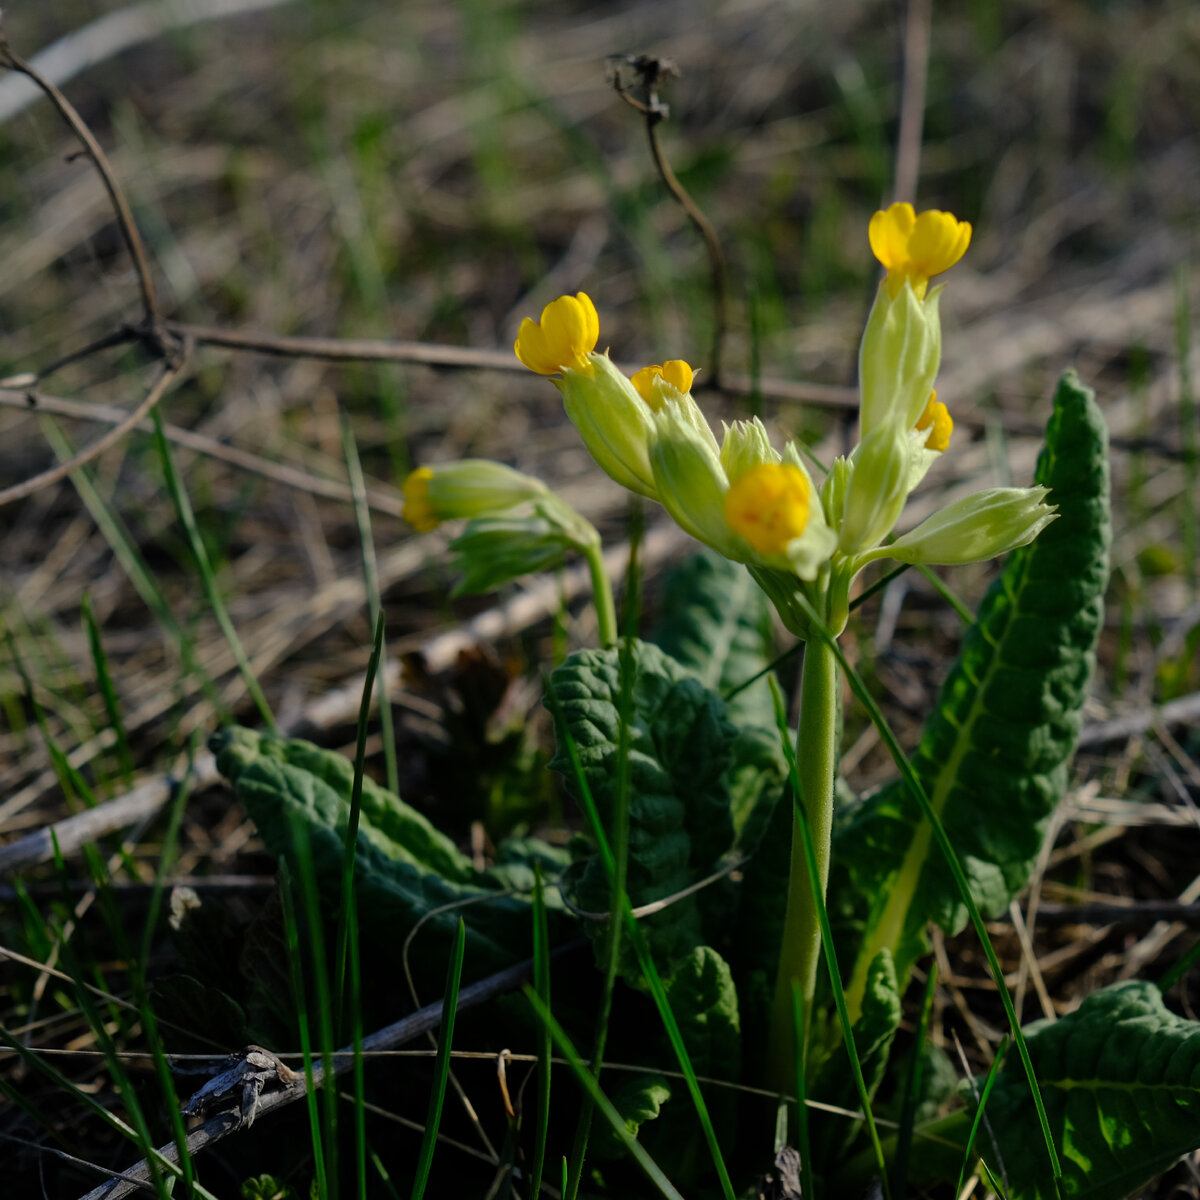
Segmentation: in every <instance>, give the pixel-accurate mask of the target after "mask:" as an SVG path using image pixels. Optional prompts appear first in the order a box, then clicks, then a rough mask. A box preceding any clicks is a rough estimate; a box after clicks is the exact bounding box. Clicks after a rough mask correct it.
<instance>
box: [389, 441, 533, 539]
mask: <svg viewBox="0 0 1200 1200" xmlns="http://www.w3.org/2000/svg"><path fill="white" fill-rule="evenodd" d="M547 495H549V491H548V489H547V488H546V485H545V484H544V483H542V481H541V480H540V479H534V478H533V476H532V475H522V474H521V472H520V471H514V470H513V469H512V467H506V466H505V465H504V464H503V463H498V462H491V461H490V460H488V459H485V458H463V459H459V460H458V461H457V462H448V463H437V464H436V465H434V466H432V467H418V468H417V469H416V470H415V471H413V472H411V473H410V475H409V477H408V478H407V479H406V480H405V481H404V514H403V515H404V519H405V520H406V521H407V522H408V523H409V524H410V525H411V526H412V527H413V528H414V529H415V530H416V531H417V532H418V533H429V531H430V530H432V529H436V528H437V527H438V526H439V525H440V524H441V523H442V522H443V521H457V520H462V519H466V520H471V519H472V518H475V517H490V516H495V515H496V514H498V513H504V512H508V511H509V510H510V509H512V508H516V506H517V505H518V504H524V503H525V502H526V501H529V500H541V499H543V498H544V497H546V496H547Z"/></svg>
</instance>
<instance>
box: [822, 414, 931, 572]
mask: <svg viewBox="0 0 1200 1200" xmlns="http://www.w3.org/2000/svg"><path fill="white" fill-rule="evenodd" d="M911 452H912V451H911V443H910V441H909V436H908V434H907V433H906V432H905V431H904V430H903V429H901V428H900V426H899V425H897V424H895V423H889V424H886V425H882V426H880V427H879V428H878V429H874V430H872V431H871V432H870V433H869V434H867V436H866V437H865V438H864V439H863V440H862V442H860V443H859V445H858V447H857V448H856V449H855V451H854V454H853V456H852V457H851V460H850V478H849V482H848V483H846V484H844V485H843V486H844V487H845V501H844V505H843V512H842V522H841V529H840V531H839V537H838V550H839V552H840V553H841V554H843V555H844V556H845V557H846V558H854V557H855V556H857V555H860V554H862V553H863V552H864V551H866V550H870V549H871V548H872V547H873V546H877V545H878V544H879V543H880V542H881V541H883V539H884V538H885V537H886V536H887V535H888V534H889V533H890V532H891V529H892V526H893V525H895V524H896V521H897V519H898V518H899V516H900V511H901V510H902V509H903V508H904V501H905V499H906V498H907V497H908V480H909V475H910V457H911ZM833 486H834V487H837V486H838V484H837V482H836V481H835V483H834V485H833Z"/></svg>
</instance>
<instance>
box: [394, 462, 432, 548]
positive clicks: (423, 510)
mask: <svg viewBox="0 0 1200 1200" xmlns="http://www.w3.org/2000/svg"><path fill="white" fill-rule="evenodd" d="M432 478H433V472H432V471H431V470H430V469H429V468H428V467H418V468H417V469H416V470H415V471H413V472H411V473H410V474H409V477H408V478H407V479H406V480H405V481H404V512H403V513H402V516H403V517H404V519H405V520H406V521H407V522H408V523H409V524H410V525H411V526H412V527H413V528H414V529H415V530H416V531H417V532H418V533H429V532H430V531H431V530H433V529H436V528H437V527H438V521H437V518H436V517H435V516H434V515H433V506H432V505H431V504H430V502H429V481H430V480H431V479H432Z"/></svg>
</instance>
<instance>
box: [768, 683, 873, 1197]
mask: <svg viewBox="0 0 1200 1200" xmlns="http://www.w3.org/2000/svg"><path fill="white" fill-rule="evenodd" d="M769 683H770V687H771V700H772V701H773V703H774V705H775V724H776V726H777V727H778V729H779V740H780V742H781V743H782V744H783V753H784V756H785V758H786V761H787V765H788V774H789V777H790V779H791V783H792V787H791V793H792V808H793V810H794V812H795V814H796V822H795V828H796V830H797V832H798V833H799V834H800V844H801V848H802V849H803V851H804V858H805V861H806V862H807V864H808V879H809V883H810V884H811V886H812V897H813V904H814V906H815V907H816V910H817V920H818V921H819V922H820V926H821V946H822V947H823V949H824V951H825V964H826V967H827V968H828V971H829V983H830V990H831V991H832V992H833V1002H834V1006H835V1007H836V1008H837V1014H838V1020H839V1021H840V1022H841V1026H842V1041H843V1042H844V1043H845V1046H846V1055H847V1057H848V1058H849V1059H850V1072H851V1074H852V1075H853V1077H854V1086H855V1088H856V1089H857V1091H858V1098H859V1102H860V1103H861V1104H862V1111H863V1119H864V1120H865V1121H866V1123H867V1134H868V1136H869V1137H870V1139H871V1149H872V1151H873V1152H874V1154H875V1163H876V1166H877V1167H878V1168H879V1181H880V1183H881V1185H882V1186H883V1194H884V1196H885V1198H887V1200H890V1197H891V1187H890V1184H889V1181H888V1170H887V1162H886V1160H885V1159H884V1156H883V1146H882V1144H881V1143H880V1141H879V1130H878V1129H877V1128H876V1126H875V1114H874V1113H873V1112H872V1111H871V1097H870V1095H869V1094H868V1092H867V1084H866V1080H865V1079H863V1073H862V1064H861V1063H860V1062H859V1059H858V1046H857V1045H856V1044H855V1041H854V1027H853V1026H852V1025H851V1024H850V1012H849V1010H848V1009H847V1007H846V993H845V990H844V989H843V988H842V975H841V971H840V970H839V969H838V962H837V950H836V948H835V947H834V943H833V929H832V928H831V927H830V924H829V910H828V909H827V908H826V907H825V897H824V895H822V891H821V877H820V874H819V872H818V870H817V849H816V847H815V846H814V845H813V838H812V831H811V830H810V829H809V827H808V814H807V810H806V809H805V807H804V785H803V783H802V782H801V779H800V768H799V765H798V764H797V762H796V751H795V748H794V747H793V746H792V734H791V730H790V729H789V728H788V720H787V708H786V707H785V705H784V701H783V693H782V692H781V691H780V690H779V683H778V682H777V681H776V680H775V678H774V677H772V678H771V679H770V681H769ZM803 1047H804V1040H803V1039H801V1041H800V1042H799V1043H798V1050H797V1053H798V1055H800V1056H801V1057H802V1056H803V1053H804V1050H803Z"/></svg>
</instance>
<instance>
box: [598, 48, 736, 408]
mask: <svg viewBox="0 0 1200 1200" xmlns="http://www.w3.org/2000/svg"><path fill="white" fill-rule="evenodd" d="M622 65H624V66H628V67H632V68H633V71H634V73H635V74H636V75H637V78H638V83H639V85H640V88H641V91H642V95H643V97H644V99H639V98H638V97H637V96H634V95H633V94H632V93H630V92H629V90H628V89H627V88H626V87H625V83H624V80H622V78H621V67H622ZM678 74H679V71H678V69H677V68H676V66H675V64H674V63H673V62H670V61H669V60H668V59H665V58H655V57H654V56H653V55H648V54H635V55H630V56H629V57H627V58H624V59H620V58H614V59H610V60H609V75H610V79H611V81H612V85H613V87H614V89H616V93H617V95H618V96H620V97H621V99H622V100H624V101H625V103H626V104H628V105H629V106H630V107H631V108H634V109H636V110H637V111H638V112H639V113H641V114H642V116H643V117H644V118H645V120H646V137H647V139H648V141H649V142H650V156H651V157H652V158H653V159H654V166H655V169H656V170H657V171H658V174H659V177H660V178H661V179H662V181H663V183H664V184H665V185H666V188H667V191H669V192H670V193H671V195H672V196H674V197H675V199H676V200H677V201H678V202H679V204H680V206H681V207H682V208H683V211H684V212H685V213H687V215H688V219H689V220H690V221H691V222H692V224H693V225H694V226H695V227H696V232H697V233H699V234H700V236H701V238H703V239H704V248H705V249H706V250H707V251H708V265H709V271H710V273H711V275H712V289H713V336H712V349H711V351H710V353H709V360H710V361H709V372H710V376H711V379H712V382H713V386H714V387H717V388H720V387H722V385H723V377H722V374H721V359H722V354H723V351H724V347H725V331H726V329H727V328H728V326H729V286H728V284H727V282H726V275H725V255H724V253H723V252H722V250H721V239H720V238H718V237H717V231H716V230H715V229H714V228H713V226H712V222H711V221H709V219H708V218H707V217H706V216H705V215H704V213H703V211H702V210H701V208H700V206H699V205H698V204H697V203H696V202H695V200H693V199H692V198H691V196H689V195H688V192H687V189H686V188H685V187H684V186H683V184H682V183H680V182H679V179H678V178H677V177H676V175H675V172H674V171H673V170H672V169H671V164H670V162H669V161H668V159H667V155H666V151H664V150H663V147H662V142H661V141H660V140H659V136H658V126H659V123H660V122H661V121H662V120H663V118H664V117H666V116H667V114H668V113H669V111H670V109H669V108H668V107H667V105H666V104H665V103H664V102H663V101H662V100H661V99H660V98H659V95H658V88H659V84H660V83H661V82H662V81H663V80H664V79H667V78H669V77H670V76H672V75H678Z"/></svg>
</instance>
